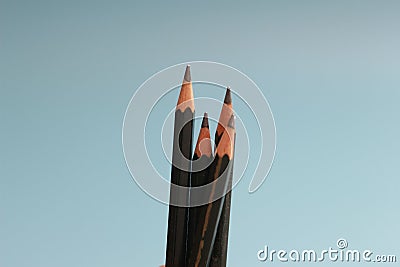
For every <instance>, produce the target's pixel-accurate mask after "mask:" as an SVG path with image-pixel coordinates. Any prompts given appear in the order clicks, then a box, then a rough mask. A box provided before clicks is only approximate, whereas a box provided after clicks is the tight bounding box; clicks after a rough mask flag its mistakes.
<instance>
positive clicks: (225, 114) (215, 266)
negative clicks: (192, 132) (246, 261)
mask: <svg viewBox="0 0 400 267" xmlns="http://www.w3.org/2000/svg"><path fill="white" fill-rule="evenodd" d="M232 114H233V107H232V97H231V91H230V88H229V87H228V88H227V89H226V94H225V99H224V105H223V107H222V110H221V114H220V117H219V121H218V128H217V131H216V132H215V145H216V146H218V144H219V141H220V139H221V136H222V133H223V132H224V131H225V129H226V127H227V124H228V120H229V119H230V117H231V116H232ZM231 164H232V167H231V173H230V177H229V180H228V186H227V193H226V195H225V201H224V205H223V207H222V212H221V217H220V220H219V223H218V229H217V234H216V235H215V241H214V246H213V250H212V254H211V259H210V263H209V267H225V266H226V262H227V255H228V237H229V222H230V213H231V197H232V195H231V190H232V179H233V159H232V161H231Z"/></svg>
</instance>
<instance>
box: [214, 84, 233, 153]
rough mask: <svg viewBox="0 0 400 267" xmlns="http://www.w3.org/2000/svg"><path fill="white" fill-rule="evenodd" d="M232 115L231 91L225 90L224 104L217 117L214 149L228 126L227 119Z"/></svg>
mask: <svg viewBox="0 0 400 267" xmlns="http://www.w3.org/2000/svg"><path fill="white" fill-rule="evenodd" d="M232 114H233V110H232V96H231V89H230V88H229V87H228V88H226V93H225V98H224V103H223V105H222V109H221V113H220V115H219V120H218V125H217V130H216V132H215V140H214V142H215V147H217V145H218V144H219V141H220V139H221V136H222V134H223V133H224V131H225V128H226V126H227V125H228V122H229V119H230V118H231V116H232Z"/></svg>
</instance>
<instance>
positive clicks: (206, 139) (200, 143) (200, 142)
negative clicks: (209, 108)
mask: <svg viewBox="0 0 400 267" xmlns="http://www.w3.org/2000/svg"><path fill="white" fill-rule="evenodd" d="M194 154H196V155H197V156H198V157H201V156H202V155H206V156H207V157H210V156H211V155H212V147H211V137H210V130H209V129H208V114H207V112H205V113H204V117H203V121H202V123H201V128H200V133H199V138H198V139H197V143H196V148H195V150H194Z"/></svg>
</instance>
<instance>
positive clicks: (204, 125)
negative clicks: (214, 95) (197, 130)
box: [201, 112, 209, 128]
mask: <svg viewBox="0 0 400 267" xmlns="http://www.w3.org/2000/svg"><path fill="white" fill-rule="evenodd" d="M208 127H209V125H208V114H207V112H204V117H203V121H202V122H201V128H208Z"/></svg>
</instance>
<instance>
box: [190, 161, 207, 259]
mask: <svg viewBox="0 0 400 267" xmlns="http://www.w3.org/2000/svg"><path fill="white" fill-rule="evenodd" d="M212 158H213V157H212V156H211V157H208V156H205V155H203V156H201V157H200V158H198V157H197V155H196V154H195V155H194V157H193V161H194V163H193V164H194V167H193V169H201V170H200V171H198V172H193V173H192V175H191V188H195V187H198V186H202V185H206V184H208V183H209V182H210V180H211V179H210V174H209V173H210V169H211V163H212ZM203 168H204V169H203ZM190 201H191V202H196V199H194V198H192V195H191V199H190ZM193 204H194V203H193ZM206 212H207V205H201V206H195V207H191V208H190V209H189V226H188V246H187V251H188V252H187V254H188V255H187V265H186V266H194V263H195V260H196V256H197V250H196V248H197V244H199V243H200V240H201V233H202V230H203V228H202V227H203V225H204V221H205V217H206Z"/></svg>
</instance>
